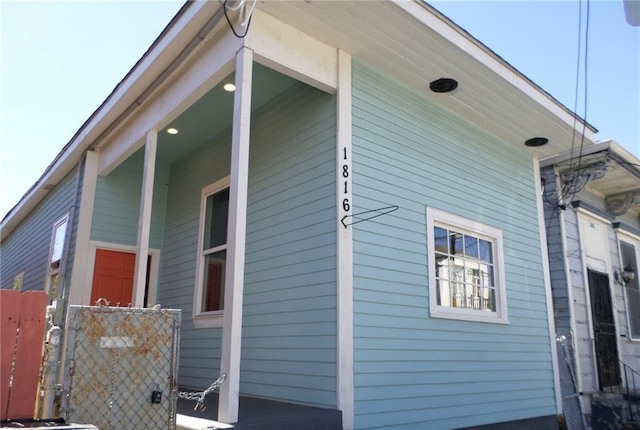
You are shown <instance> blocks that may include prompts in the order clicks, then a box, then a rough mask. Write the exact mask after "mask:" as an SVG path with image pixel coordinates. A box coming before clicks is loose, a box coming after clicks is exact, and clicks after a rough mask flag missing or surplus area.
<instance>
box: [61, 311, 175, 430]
mask: <svg viewBox="0 0 640 430" xmlns="http://www.w3.org/2000/svg"><path fill="white" fill-rule="evenodd" d="M180 320H181V314H180V310H173V309H160V308H159V307H154V308H116V307H106V306H92V307H90V306H71V307H70V309H69V319H68V321H69V326H68V336H69V340H68V343H67V345H68V346H67V349H68V358H67V368H66V369H65V373H66V374H65V381H68V386H67V387H65V388H66V395H65V396H63V398H62V405H61V406H62V412H63V413H64V414H65V415H66V419H67V421H68V422H86V423H91V424H94V425H96V426H97V427H98V428H100V430H120V429H125V428H130V429H133V428H135V429H175V428H176V402H177V397H178V384H177V367H178V345H179V333H180Z"/></svg>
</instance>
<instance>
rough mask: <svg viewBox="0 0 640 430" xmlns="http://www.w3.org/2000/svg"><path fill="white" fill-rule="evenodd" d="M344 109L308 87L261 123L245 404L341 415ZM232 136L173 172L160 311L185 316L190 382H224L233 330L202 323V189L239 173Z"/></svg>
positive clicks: (252, 215) (256, 120)
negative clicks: (338, 125) (339, 166)
mask: <svg viewBox="0 0 640 430" xmlns="http://www.w3.org/2000/svg"><path fill="white" fill-rule="evenodd" d="M335 115H336V112H335V99H334V98H333V97H331V96H329V95H326V94H324V93H321V92H319V91H317V90H315V89H312V88H310V87H307V86H304V85H298V86H296V87H295V88H294V89H292V90H290V91H288V92H287V93H285V95H283V96H282V97H281V98H279V99H278V100H276V101H275V102H273V103H271V104H270V105H268V106H266V107H264V108H262V109H261V110H260V111H258V112H254V114H253V117H252V131H251V150H250V173H249V176H250V177H249V207H248V214H247V223H248V226H247V250H246V266H245V295H244V310H243V312H244V316H243V341H242V363H241V369H242V372H241V385H240V389H241V392H242V393H243V394H247V395H253V396H259V397H266V398H273V399H282V400H290V401H295V402H300V403H308V404H313V405H320V406H329V407H331V406H335V405H336V398H335V386H336V381H335V366H336V361H335V360H336V358H335V354H336V352H335V342H336V338H335V330H336V315H335V313H336V310H335V309H336V306H335V277H336V273H335V265H336V263H335V259H336V250H335V227H334V223H335V197H334V193H335V191H334V186H335V185H334V176H333V172H334V169H335V167H334V164H335V154H334V153H335V135H336V129H335ZM229 163H230V136H229V134H228V133H226V134H224V135H222V136H220V137H219V138H216V139H214V140H213V141H211V142H209V143H207V144H205V145H203V146H202V147H200V148H199V149H197V150H196V151H194V152H193V153H192V154H190V155H189V156H187V157H186V158H184V159H183V160H181V161H179V162H177V163H175V164H173V165H172V166H171V172H170V183H169V196H168V206H167V222H166V231H165V240H164V244H165V247H164V251H163V257H162V273H161V276H160V291H159V302H160V303H162V305H163V306H165V307H179V308H181V309H182V310H183V325H182V335H181V336H182V339H181V350H180V353H181V355H180V375H179V378H180V384H181V385H184V386H190V387H205V386H207V385H208V384H209V383H210V382H211V380H212V379H215V377H216V376H217V375H218V373H219V365H220V363H219V362H220V339H221V329H196V328H194V326H193V323H192V321H191V316H192V310H193V309H192V306H193V289H194V283H195V267H196V255H197V252H196V251H197V250H196V246H197V238H198V222H199V220H198V217H199V208H200V192H201V189H202V188H203V187H204V186H206V185H208V184H210V183H213V182H214V181H216V180H217V179H220V178H222V177H224V176H226V175H228V174H229Z"/></svg>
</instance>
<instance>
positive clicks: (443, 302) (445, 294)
mask: <svg viewBox="0 0 640 430" xmlns="http://www.w3.org/2000/svg"><path fill="white" fill-rule="evenodd" d="M436 294H437V296H438V297H437V299H438V305H440V306H451V291H450V290H449V281H442V280H436Z"/></svg>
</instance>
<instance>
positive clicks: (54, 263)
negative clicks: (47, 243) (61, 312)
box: [45, 213, 69, 300]
mask: <svg viewBox="0 0 640 430" xmlns="http://www.w3.org/2000/svg"><path fill="white" fill-rule="evenodd" d="M68 224H69V214H68V213H66V214H65V215H63V216H61V217H60V218H58V219H57V220H56V221H55V222H54V223H53V233H52V234H51V247H50V251H49V263H48V266H47V281H46V287H45V291H46V292H47V294H48V295H49V300H53V299H55V298H56V297H58V286H59V284H60V268H61V266H62V258H63V256H64V249H65V242H66V238H67V225H68Z"/></svg>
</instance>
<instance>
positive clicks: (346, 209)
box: [338, 146, 351, 228]
mask: <svg viewBox="0 0 640 430" xmlns="http://www.w3.org/2000/svg"><path fill="white" fill-rule="evenodd" d="M350 156H351V154H350V153H349V150H348V149H347V147H346V146H343V147H342V151H341V154H340V158H341V160H340V161H341V163H340V165H341V169H340V171H339V172H338V183H339V184H341V187H340V191H341V196H340V201H341V202H342V204H341V207H342V211H341V216H340V221H341V222H342V225H343V226H344V227H345V228H346V227H347V226H348V225H349V224H350V223H348V222H347V220H348V218H349V217H350V216H351V159H350Z"/></svg>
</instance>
